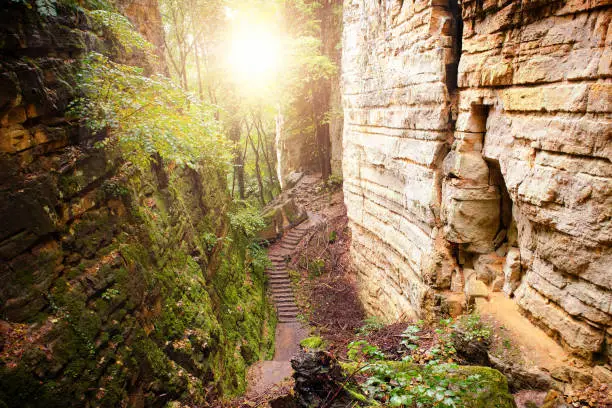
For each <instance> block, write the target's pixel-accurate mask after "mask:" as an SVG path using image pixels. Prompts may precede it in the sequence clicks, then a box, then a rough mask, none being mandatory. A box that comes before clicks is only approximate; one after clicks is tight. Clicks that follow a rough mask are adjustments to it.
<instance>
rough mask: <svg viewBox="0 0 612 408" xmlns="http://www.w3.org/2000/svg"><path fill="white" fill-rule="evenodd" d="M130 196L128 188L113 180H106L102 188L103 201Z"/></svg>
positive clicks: (101, 196)
mask: <svg viewBox="0 0 612 408" xmlns="http://www.w3.org/2000/svg"><path fill="white" fill-rule="evenodd" d="M128 194H129V190H128V189H127V187H125V186H123V185H121V184H119V183H117V182H114V181H112V180H106V181H105V182H104V183H102V185H101V186H100V198H101V199H112V198H121V197H125V196H127V195H128Z"/></svg>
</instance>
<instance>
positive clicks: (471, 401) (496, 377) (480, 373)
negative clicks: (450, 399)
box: [341, 361, 516, 408]
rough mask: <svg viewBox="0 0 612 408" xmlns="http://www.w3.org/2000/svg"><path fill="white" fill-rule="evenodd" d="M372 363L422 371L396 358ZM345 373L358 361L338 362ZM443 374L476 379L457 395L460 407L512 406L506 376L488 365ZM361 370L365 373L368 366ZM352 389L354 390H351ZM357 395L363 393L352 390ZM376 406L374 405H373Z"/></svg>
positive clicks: (349, 372)
mask: <svg viewBox="0 0 612 408" xmlns="http://www.w3.org/2000/svg"><path fill="white" fill-rule="evenodd" d="M375 364H377V365H382V366H385V367H388V368H389V369H391V370H393V371H394V372H416V373H418V372H419V371H422V370H423V369H424V368H423V367H422V366H419V365H416V364H413V363H409V362H400V361H378V362H376V363H375ZM341 366H342V369H343V371H344V372H345V374H346V375H350V374H351V373H353V372H355V371H357V370H358V367H360V366H359V365H358V363H342V364H341ZM448 367H449V368H448V370H447V371H446V376H447V377H448V378H455V379H457V380H463V379H467V378H469V377H471V378H475V379H477V380H476V382H475V383H474V384H473V386H472V387H471V388H473V389H472V390H470V391H469V392H468V393H466V394H465V395H464V396H462V397H461V400H460V401H459V402H458V403H457V406H460V407H462V408H516V403H515V402H514V397H513V396H512V394H511V393H510V390H509V388H508V381H507V380H506V377H505V376H504V375H503V374H502V373H500V372H499V371H497V370H495V369H492V368H490V367H481V366H448ZM360 371H361V372H364V373H367V372H368V369H367V368H365V369H362V370H360ZM353 391H354V390H353ZM354 392H355V394H356V395H359V398H362V397H363V395H362V394H360V393H359V392H356V391H354ZM374 405H376V404H374Z"/></svg>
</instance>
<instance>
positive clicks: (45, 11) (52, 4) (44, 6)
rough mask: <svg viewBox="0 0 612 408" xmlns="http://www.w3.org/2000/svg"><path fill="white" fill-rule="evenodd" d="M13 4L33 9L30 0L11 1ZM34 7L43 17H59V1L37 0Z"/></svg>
mask: <svg viewBox="0 0 612 408" xmlns="http://www.w3.org/2000/svg"><path fill="white" fill-rule="evenodd" d="M11 1H12V2H13V3H18V4H22V5H24V6H26V7H27V8H29V9H31V8H32V4H31V2H30V1H28V0H11ZM34 5H35V6H36V11H37V12H38V14H40V15H41V16H42V17H55V16H57V0H35V1H34Z"/></svg>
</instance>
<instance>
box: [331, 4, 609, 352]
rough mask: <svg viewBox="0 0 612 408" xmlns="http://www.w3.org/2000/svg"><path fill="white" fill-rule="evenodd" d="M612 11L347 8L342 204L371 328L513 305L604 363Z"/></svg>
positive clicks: (572, 7) (585, 7)
mask: <svg viewBox="0 0 612 408" xmlns="http://www.w3.org/2000/svg"><path fill="white" fill-rule="evenodd" d="M611 10H612V9H611V8H610V6H609V4H607V3H605V2H581V1H568V2H561V1H554V0H551V1H508V0H506V1H500V2H479V1H464V2H462V3H461V4H457V2H454V1H452V0H451V1H450V2H447V1H401V0H384V1H382V2H381V1H377V0H371V1H370V0H366V1H348V2H345V6H344V39H343V42H344V44H343V60H342V67H343V80H344V107H345V124H344V127H345V130H344V157H343V172H344V179H345V184H344V191H345V201H346V205H347V210H348V215H349V219H350V225H351V229H352V233H353V244H352V256H353V260H354V265H355V267H356V270H357V273H358V275H359V278H360V282H361V296H362V299H363V300H364V302H365V304H366V305H367V307H368V309H369V311H370V312H371V313H375V314H378V315H381V316H386V317H387V318H389V319H390V320H393V319H399V318H403V317H414V316H420V317H429V316H431V315H432V314H434V313H439V312H445V311H448V307H449V303H448V301H447V300H446V299H448V298H452V297H453V293H464V292H465V294H466V297H467V300H468V301H469V300H472V299H473V297H474V296H487V294H488V293H491V292H493V291H503V292H505V293H506V295H507V296H512V297H513V298H514V299H515V300H516V302H518V304H519V306H520V307H521V308H522V310H523V311H524V312H525V313H526V314H527V315H529V316H530V318H531V319H532V320H533V321H534V322H536V323H538V324H540V325H541V326H543V327H545V328H546V329H547V330H548V331H549V333H550V334H551V335H553V336H554V337H555V338H557V339H558V340H559V341H561V342H562V343H563V344H564V345H565V346H567V347H568V348H569V349H570V350H572V351H574V352H576V353H578V354H581V355H583V356H585V357H588V358H592V357H597V356H601V355H604V356H605V355H606V354H607V356H608V358H609V357H610V355H611V350H610V345H611V344H612V329H611V322H612V319H611V307H612V273H611V268H612V246H611V244H612V231H611V226H612V223H611V216H612V213H611V212H610V210H611V208H612V181H611V178H612V164H611V162H610V160H611V158H612V150H611V146H612V143H611V141H610V139H611V135H612V132H611V128H612V116H611V113H612V103H611V102H612V87H611V86H612V85H611V83H610V76H611V63H612V53H611V49H612V48H611V41H612V37H611V35H610V33H611V31H610V19H611V16H612V12H611Z"/></svg>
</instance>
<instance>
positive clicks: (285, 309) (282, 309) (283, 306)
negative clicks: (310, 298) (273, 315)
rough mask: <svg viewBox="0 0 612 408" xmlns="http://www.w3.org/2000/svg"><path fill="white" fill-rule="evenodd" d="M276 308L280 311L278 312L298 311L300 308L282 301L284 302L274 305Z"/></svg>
mask: <svg viewBox="0 0 612 408" xmlns="http://www.w3.org/2000/svg"><path fill="white" fill-rule="evenodd" d="M276 310H278V311H280V312H294V311H295V312H299V311H300V309H298V307H297V306H296V305H294V304H292V303H284V304H280V305H276Z"/></svg>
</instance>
